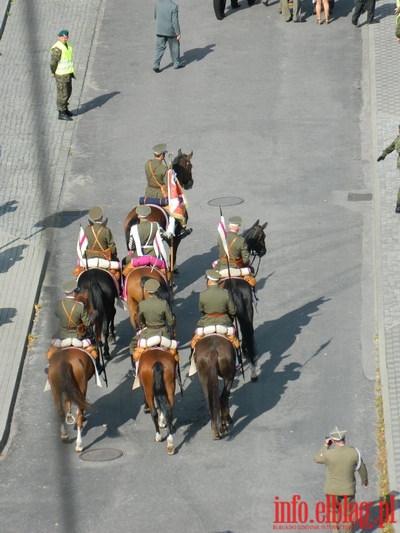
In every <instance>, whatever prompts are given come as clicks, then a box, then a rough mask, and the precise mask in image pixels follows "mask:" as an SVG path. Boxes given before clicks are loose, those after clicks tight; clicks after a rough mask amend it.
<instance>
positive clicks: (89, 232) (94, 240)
mask: <svg viewBox="0 0 400 533" xmlns="http://www.w3.org/2000/svg"><path fill="white" fill-rule="evenodd" d="M85 235H86V237H87V240H88V246H87V250H86V257H87V258H88V259H92V258H93V257H103V258H104V254H103V252H104V250H107V248H109V249H110V250H111V258H112V259H113V260H114V259H116V258H117V247H116V245H115V242H114V237H113V235H112V233H111V231H110V230H109V229H108V228H107V227H106V226H103V225H102V224H101V223H98V222H95V223H94V224H89V225H88V226H86V228H85Z"/></svg>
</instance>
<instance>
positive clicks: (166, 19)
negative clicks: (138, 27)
mask: <svg viewBox="0 0 400 533" xmlns="http://www.w3.org/2000/svg"><path fill="white" fill-rule="evenodd" d="M154 18H155V19H156V37H157V40H156V55H155V58H154V66H153V70H154V72H157V73H158V72H161V70H160V62H161V59H162V57H163V55H164V52H165V49H166V47H167V43H168V45H169V52H170V54H171V59H172V61H173V63H174V68H175V69H177V68H183V67H184V66H185V65H184V64H183V63H181V60H180V38H181V29H180V27H179V18H178V6H177V5H176V4H174V2H172V1H171V0H158V1H157V3H156V7H155V9H154Z"/></svg>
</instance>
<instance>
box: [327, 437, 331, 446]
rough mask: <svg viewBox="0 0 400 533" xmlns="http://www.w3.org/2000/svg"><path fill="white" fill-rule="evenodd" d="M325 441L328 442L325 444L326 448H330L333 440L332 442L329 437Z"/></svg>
mask: <svg viewBox="0 0 400 533" xmlns="http://www.w3.org/2000/svg"><path fill="white" fill-rule="evenodd" d="M325 441H328V442H326V444H327V445H328V446H330V445H331V444H333V440H332V439H331V438H330V437H325Z"/></svg>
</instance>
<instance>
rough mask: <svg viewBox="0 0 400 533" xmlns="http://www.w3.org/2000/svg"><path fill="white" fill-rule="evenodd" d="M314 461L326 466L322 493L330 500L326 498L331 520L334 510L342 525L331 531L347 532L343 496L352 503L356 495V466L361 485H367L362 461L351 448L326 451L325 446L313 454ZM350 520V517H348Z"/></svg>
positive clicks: (357, 453)
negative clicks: (338, 515) (338, 514)
mask: <svg viewBox="0 0 400 533" xmlns="http://www.w3.org/2000/svg"><path fill="white" fill-rule="evenodd" d="M314 461H315V462H316V463H323V464H325V465H326V479H325V486H324V492H325V494H326V495H327V497H328V496H332V498H329V497H328V498H327V502H328V506H329V509H330V517H331V520H334V517H335V513H334V511H336V509H337V510H338V513H339V510H340V516H341V520H340V522H342V524H343V528H339V530H338V529H336V527H332V531H339V532H341V531H349V526H347V527H346V526H345V525H344V524H346V523H347V524H349V522H350V520H349V519H347V520H346V517H344V518H343V514H344V512H343V510H344V509H346V506H345V505H343V503H342V501H343V498H342V497H343V496H347V501H354V499H355V493H356V478H355V471H356V468H357V466H358V467H359V468H358V473H359V474H360V478H361V483H362V484H363V485H367V484H368V472H367V467H366V466H365V464H364V462H363V460H362V459H361V458H360V456H359V452H358V451H357V450H356V449H355V448H353V447H352V446H347V445H344V446H334V447H333V448H331V449H328V448H327V447H326V446H322V447H321V448H320V450H319V451H318V452H317V453H316V454H315V456H314ZM350 518H351V517H350Z"/></svg>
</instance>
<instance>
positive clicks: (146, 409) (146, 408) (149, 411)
mask: <svg viewBox="0 0 400 533" xmlns="http://www.w3.org/2000/svg"><path fill="white" fill-rule="evenodd" d="M143 413H151V409H149V407H147V405H145V406H144V407H143Z"/></svg>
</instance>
